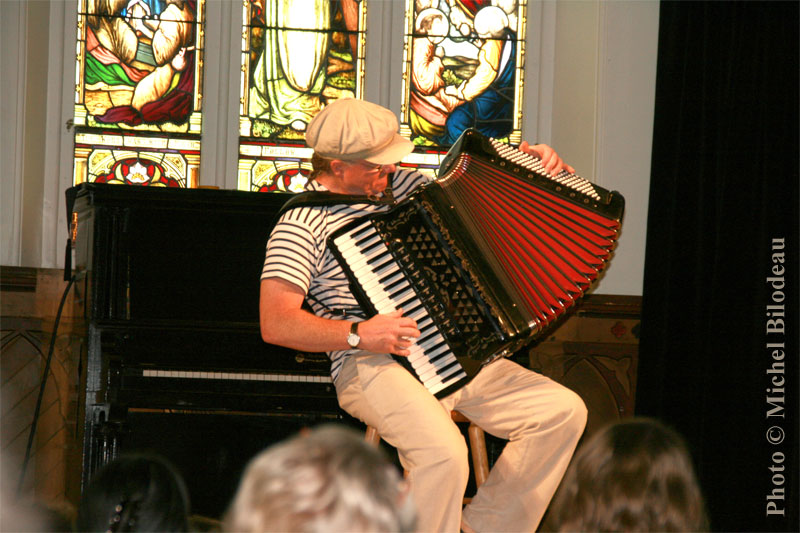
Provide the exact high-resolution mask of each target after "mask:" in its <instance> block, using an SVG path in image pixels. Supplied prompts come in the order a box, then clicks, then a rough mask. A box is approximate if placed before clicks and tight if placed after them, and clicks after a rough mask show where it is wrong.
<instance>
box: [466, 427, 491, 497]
mask: <svg viewBox="0 0 800 533" xmlns="http://www.w3.org/2000/svg"><path fill="white" fill-rule="evenodd" d="M467 433H468V435H469V447H470V452H472V466H473V469H474V470H475V472H474V475H475V485H476V486H478V487H480V486H481V485H482V484H483V482H484V481H486V478H487V477H489V457H488V455H487V453H486V435H485V434H484V432H483V430H482V429H481V428H479V427H478V426H476V425H475V424H473V423H472V422H470V424H469V428H468V429H467Z"/></svg>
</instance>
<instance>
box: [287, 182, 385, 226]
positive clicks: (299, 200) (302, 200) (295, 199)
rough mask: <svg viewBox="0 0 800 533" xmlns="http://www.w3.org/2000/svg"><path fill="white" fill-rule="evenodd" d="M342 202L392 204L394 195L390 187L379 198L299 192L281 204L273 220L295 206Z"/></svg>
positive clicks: (320, 192)
mask: <svg viewBox="0 0 800 533" xmlns="http://www.w3.org/2000/svg"><path fill="white" fill-rule="evenodd" d="M343 204H346V205H353V204H372V205H392V204H394V197H393V196H392V194H391V190H390V189H387V191H386V192H384V194H383V196H381V197H380V198H378V197H376V196H366V195H350V194H337V193H333V192H330V191H306V192H301V193H298V194H295V195H294V196H292V197H291V198H290V199H289V200H288V201H286V203H284V204H283V205H282V206H281V208H280V210H279V211H278V213H277V215H275V221H276V222H277V221H278V219H279V218H280V217H281V216H282V215H283V214H284V213H286V212H287V211H289V210H291V209H295V208H297V207H306V206H320V205H343Z"/></svg>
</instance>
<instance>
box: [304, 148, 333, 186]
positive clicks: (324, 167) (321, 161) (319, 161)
mask: <svg viewBox="0 0 800 533" xmlns="http://www.w3.org/2000/svg"><path fill="white" fill-rule="evenodd" d="M331 161H332V160H331V159H328V158H327V157H322V156H321V155H318V154H317V152H314V153H313V154H312V155H311V169H312V170H311V176H309V178H308V181H311V180H314V179H316V178H317V176H319V175H320V174H324V173H325V172H330V170H331Z"/></svg>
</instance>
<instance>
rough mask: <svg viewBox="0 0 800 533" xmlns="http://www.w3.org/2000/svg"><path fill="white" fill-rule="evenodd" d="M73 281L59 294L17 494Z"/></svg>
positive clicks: (20, 485) (28, 458)
mask: <svg viewBox="0 0 800 533" xmlns="http://www.w3.org/2000/svg"><path fill="white" fill-rule="evenodd" d="M73 283H75V276H72V277H71V278H70V280H69V283H68V284H67V287H66V288H65V289H64V294H62V295H61V303H60V304H58V312H57V313H56V321H55V324H53V336H52V337H51V338H50V349H49V350H48V352H47V361H46V362H45V365H44V375H43V376H42V384H41V386H40V387H39V397H38V398H37V399H36V409H34V411H33V422H32V423H31V432H30V434H29V435H28V446H27V448H26V449H25V460H24V461H23V462H22V471H21V472H20V475H19V484H18V485H17V496H18V497H19V495H20V494H22V483H23V482H24V481H25V471H26V470H27V469H28V461H29V460H30V458H31V449H32V448H33V436H34V434H35V433H36V424H37V423H38V421H39V411H40V410H41V408H42V399H43V398H44V389H45V386H46V385H47V376H48V374H50V362H51V361H52V360H53V351H54V350H55V346H56V335H57V334H58V324H59V322H61V313H62V311H63V310H64V302H66V301H67V295H68V294H69V290H70V289H71V288H72V284H73Z"/></svg>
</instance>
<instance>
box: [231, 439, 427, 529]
mask: <svg viewBox="0 0 800 533" xmlns="http://www.w3.org/2000/svg"><path fill="white" fill-rule="evenodd" d="M415 521H416V512H415V510H414V507H413V504H412V503H411V498H410V497H407V490H406V484H405V482H404V481H403V479H402V478H401V476H400V474H399V472H398V470H397V468H396V467H395V466H394V465H393V464H391V463H390V462H389V461H388V460H387V459H386V457H385V456H384V455H383V454H382V453H381V451H380V450H379V449H376V448H374V447H372V446H370V445H368V444H367V443H366V442H364V438H363V435H361V434H358V433H356V432H354V431H353V430H350V429H348V428H344V427H339V426H334V425H326V426H321V427H319V428H316V429H314V430H312V431H310V432H308V433H301V434H299V435H297V436H295V437H293V438H291V439H289V440H286V441H284V442H281V443H278V444H276V445H274V446H272V447H270V448H268V449H266V450H265V451H263V452H261V454H259V455H258V456H256V457H255V458H254V459H253V460H252V461H251V462H250V464H248V466H247V468H246V470H245V472H244V474H243V476H242V481H241V483H240V485H239V489H238V491H237V493H236V496H235V497H234V500H233V502H232V504H231V507H230V509H229V510H228V514H227V517H226V520H225V527H226V530H227V531H231V532H241V533H256V532H267V531H299V532H309V533H310V532H335V531H348V532H367V531H369V532H381V531H387V532H388V531H397V532H403V531H412V530H413V528H414V525H415Z"/></svg>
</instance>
